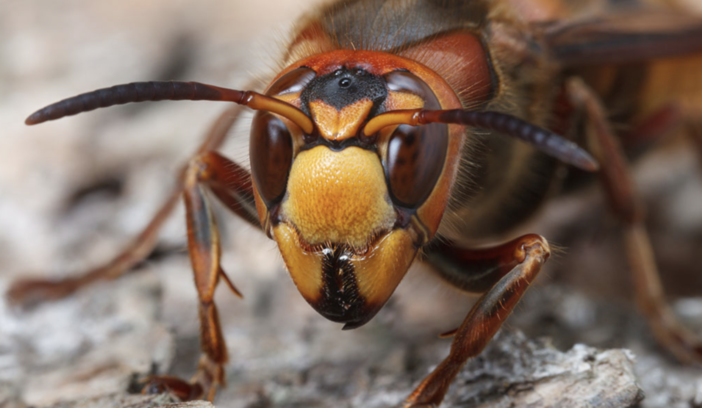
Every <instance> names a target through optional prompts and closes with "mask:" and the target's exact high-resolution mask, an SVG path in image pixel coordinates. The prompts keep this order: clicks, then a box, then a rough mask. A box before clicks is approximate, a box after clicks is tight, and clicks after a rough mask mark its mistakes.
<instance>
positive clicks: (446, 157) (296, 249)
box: [251, 66, 462, 329]
mask: <svg viewBox="0 0 702 408" xmlns="http://www.w3.org/2000/svg"><path fill="white" fill-rule="evenodd" d="M319 71H322V70H319ZM268 94H269V95H271V96H274V97H277V98H279V99H282V100H285V101H286V102H288V103H291V104H293V105H295V106H297V107H299V108H300V109H301V110H302V111H303V112H305V113H306V114H308V115H309V116H310V118H311V119H312V120H313V121H314V123H315V127H316V129H315V131H314V132H313V134H303V133H302V131H301V130H300V129H299V128H298V127H297V126H295V125H293V124H292V123H290V122H289V121H287V120H286V119H284V118H279V117H276V116H274V115H272V114H269V113H258V114H257V115H256V117H255V119H254V125H253V127H252V136H251V137H252V139H251V162H252V174H253V179H254V191H255V195H256V205H257V209H258V213H259V217H260V219H261V224H262V225H263V226H264V228H265V230H266V232H267V233H268V234H269V236H271V237H272V238H273V239H275V241H276V242H277V243H278V247H279V248H280V252H281V254H282V256H283V259H284V261H285V264H286V265H287V267H288V270H289V272H290V275H291V277H292V279H293V281H294V282H295V284H296V286H297V288H298V289H299V291H300V293H301V294H302V295H303V297H304V298H305V299H306V300H307V301H308V302H309V303H310V304H311V305H312V306H313V307H314V308H315V309H316V310H317V311H318V312H319V313H321V314H322V315H323V316H325V317H327V318H328V319H330V320H333V321H336V322H341V323H345V326H344V328H346V329H348V328H355V327H359V326H361V325H363V324H365V323H366V322H367V321H369V320H370V319H371V318H372V317H373V316H374V315H375V313H377V311H378V310H380V308H381V307H382V306H383V305H384V304H385V302H386V301H387V300H388V299H389V297H390V295H392V293H393V292H394V290H395V288H396V287H397V285H398V284H399V283H400V281H401V280H402V278H403V277H404V275H405V274H406V272H407V270H408V269H409V267H410V265H411V264H412V262H413V260H414V258H415V257H416V255H417V252H418V250H419V248H420V247H421V246H422V245H424V244H425V243H426V242H427V241H428V240H429V239H431V238H432V237H433V235H434V233H435V232H436V229H437V228H438V224H439V222H440V219H441V217H442V215H443V211H444V207H445V205H446V202H447V199H448V193H449V188H450V185H451V184H452V182H453V179H454V178H455V170H456V162H457V160H458V159H457V158H454V157H453V156H454V155H450V154H449V151H460V144H461V143H462V131H461V129H460V128H459V127H456V129H451V132H452V133H454V132H455V133H456V134H457V136H458V137H455V139H457V140H450V138H449V134H450V133H449V126H447V125H428V126H423V127H410V126H406V125H401V126H394V127H389V128H385V129H382V130H380V131H379V132H378V134H376V135H372V136H364V135H363V126H364V124H365V123H367V122H368V120H370V119H371V118H372V117H374V116H375V115H377V114H380V113H383V112H386V111H390V110H397V109H417V108H422V107H428V108H430V109H441V102H440V101H439V99H438V98H437V96H436V95H435V94H434V92H433V91H432V90H431V88H429V87H428V85H426V83H425V82H424V81H423V80H422V79H419V78H418V77H417V76H415V75H414V74H411V73H408V72H405V71H403V70H391V71H390V72H388V73H385V74H382V75H379V74H377V73H371V72H368V71H366V70H364V69H361V68H358V67H354V66H344V67H340V68H337V69H334V70H331V71H330V72H327V73H320V72H316V71H314V70H313V69H311V68H309V67H303V68H298V69H296V70H291V71H289V72H288V73H287V74H286V75H283V76H282V77H281V78H279V79H278V80H277V81H276V82H274V83H273V85H271V87H269V91H268ZM452 136H453V135H452ZM455 156H457V155H455ZM437 206H438V209H437V208H436V207H437Z"/></svg>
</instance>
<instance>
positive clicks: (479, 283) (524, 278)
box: [403, 234, 551, 408]
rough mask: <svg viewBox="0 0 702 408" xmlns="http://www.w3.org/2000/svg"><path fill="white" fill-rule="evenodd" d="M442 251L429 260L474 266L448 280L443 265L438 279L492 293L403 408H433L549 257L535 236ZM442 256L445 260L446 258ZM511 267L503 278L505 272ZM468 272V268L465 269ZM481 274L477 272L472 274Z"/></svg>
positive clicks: (542, 241) (543, 243) (471, 314)
mask: <svg viewBox="0 0 702 408" xmlns="http://www.w3.org/2000/svg"><path fill="white" fill-rule="evenodd" d="M452 251H453V253H447V251H446V250H439V251H436V252H430V253H429V255H428V257H429V259H430V260H431V259H432V257H434V259H435V260H438V259H439V258H443V259H451V258H453V259H456V258H458V259H461V258H462V259H465V260H473V261H475V265H480V268H473V269H472V271H471V272H470V273H466V274H464V275H463V276H462V277H461V276H458V275H455V274H454V275H453V276H448V275H447V273H449V274H453V272H448V269H447V268H446V264H444V265H443V266H439V273H440V274H442V275H444V276H445V277H447V279H448V280H449V282H451V283H453V284H454V285H455V286H459V287H461V288H463V289H466V290H471V289H473V290H480V289H481V288H482V287H484V286H485V285H486V284H487V283H492V287H491V288H490V289H489V290H488V291H487V293H485V294H484V295H483V296H482V297H481V298H480V299H479V300H478V302H477V303H476V304H475V306H473V308H472V309H471V311H470V312H469V313H468V316H467V317H466V318H465V320H464V321H463V323H462V324H461V326H460V327H459V328H458V330H456V334H455V337H454V339H453V343H452V344H451V351H450V352H449V355H448V357H446V358H445V359H444V360H443V361H442V362H441V364H439V366H438V367H436V368H435V369H434V371H433V372H432V373H431V374H429V376H427V377H426V378H425V379H424V380H423V381H422V383H421V384H419V386H418V387H417V388H416V389H415V390H414V392H412V394H411V395H410V396H409V398H407V400H406V401H405V403H404V405H403V407H404V408H420V407H422V408H425V407H438V406H439V404H441V401H442V400H443V399H444V396H445V395H446V391H448V388H449V386H450V385H451V383H452V382H453V380H454V378H455V377H456V375H457V374H458V372H459V371H460V370H461V367H463V365H464V364H465V363H466V361H468V359H469V358H471V357H475V356H477V355H478V354H480V352H481V351H483V349H484V348H485V346H486V345H487V343H488V342H489V341H490V339H492V337H493V336H494V335H495V333H496V332H497V330H499V328H500V327H501V326H502V323H504V321H505V320H506V319H507V317H508V316H509V315H510V314H511V313H512V310H513V309H514V307H515V306H516V305H517V303H518V302H519V300H520V299H521V297H522V295H523V294H524V292H526V290H527V289H528V288H529V285H531V283H532V282H533V281H534V279H535V278H536V276H537V275H538V273H539V271H540V270H541V267H542V266H543V264H544V263H545V262H546V260H547V259H548V257H549V255H550V254H551V251H550V249H549V246H548V243H547V242H546V240H545V239H544V238H542V237H540V236H538V235H533V234H532V235H525V236H523V237H521V238H518V239H516V240H514V241H511V242H508V243H506V244H503V245H500V246H497V247H494V248H486V249H482V250H466V251H463V253H462V254H461V251H460V250H456V249H454V250H452ZM447 255H448V256H447ZM510 265H514V266H513V267H512V268H511V269H509V271H508V272H506V270H505V269H506V267H508V266H510ZM468 267H469V268H470V266H468ZM478 269H482V270H478Z"/></svg>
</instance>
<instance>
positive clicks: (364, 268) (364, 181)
mask: <svg viewBox="0 0 702 408" xmlns="http://www.w3.org/2000/svg"><path fill="white" fill-rule="evenodd" d="M622 7H623V6H622ZM643 23H646V24H643ZM701 51H702V21H700V20H699V19H697V18H694V17H690V16H687V15H686V14H683V13H680V12H675V11H673V10H672V9H670V10H669V9H663V11H661V9H658V8H645V7H644V6H640V5H639V7H638V8H636V9H633V10H628V9H621V10H620V9H616V8H615V7H614V6H613V5H610V4H608V3H606V2H602V3H598V2H594V1H593V2H566V1H563V2H556V1H536V0H531V1H526V0H521V1H520V0H503V1H493V2H488V1H479V0H472V1H436V0H412V1H393V0H358V1H340V2H335V3H333V4H331V5H329V6H326V7H323V8H321V9H319V10H318V11H317V12H316V13H315V14H312V15H310V16H309V17H308V18H307V19H304V20H302V21H301V23H300V26H299V28H298V30H297V31H296V32H295V33H294V35H293V37H292V40H291V41H290V43H289V45H288V48H287V51H286V54H285V56H284V57H283V63H282V65H283V66H284V67H285V68H283V69H282V70H281V71H280V72H279V73H278V74H277V75H276V77H275V78H273V80H272V81H271V82H270V84H269V86H268V87H267V88H266V90H265V91H264V92H263V93H256V92H252V91H239V90H232V89H228V88H222V87H216V86H212V85H205V84H201V83H194V82H187V83H186V82H147V83H134V84H128V85H118V86H115V87H112V88H106V89H102V90H98V91H95V92H90V93H87V94H82V95H79V96H77V97H74V98H69V99H67V100H64V101H61V102H58V103H56V104H53V105H50V106H48V107H46V108H44V109H42V110H40V111H37V112H36V113H34V114H32V115H31V116H30V117H29V118H28V119H27V123H28V124H38V123H41V122H44V121H47V120H53V119H58V118H61V117H64V116H68V115H73V114H77V113H81V112H86V111H90V110H93V109H96V108H100V107H108V106H111V105H116V104H123V103H130V102H143V101H158V100H210V101H226V102H233V103H235V104H238V105H243V106H247V107H249V108H252V109H254V110H257V111H258V112H257V113H256V115H255V116H254V119H253V121H252V129H251V141H250V159H251V174H250V175H249V174H248V173H247V172H246V171H245V170H244V169H243V168H242V167H241V166H239V165H237V164H236V163H235V162H233V161H231V160H229V159H227V158H226V157H224V156H222V155H221V154H219V153H218V152H217V149H218V147H219V146H220V144H221V143H222V141H223V140H222V139H223V136H224V133H223V132H221V131H214V132H213V133H212V134H210V135H209V137H208V138H207V139H206V140H205V141H204V142H203V143H202V145H201V148H200V149H199V151H198V152H197V154H196V155H194V156H193V158H192V159H191V161H190V162H189V163H188V165H187V166H186V168H185V170H184V171H183V172H182V174H180V176H179V177H180V178H179V180H180V183H181V186H182V188H181V190H180V191H179V192H178V194H176V195H174V196H173V197H171V198H170V199H169V200H168V202H166V203H165V204H164V206H163V208H162V210H161V211H160V212H159V213H158V215H157V216H156V218H155V219H154V220H153V221H152V223H151V224H149V225H148V226H147V228H146V229H145V231H144V233H143V234H142V235H140V236H139V237H138V238H137V240H136V241H135V242H134V244H133V245H131V246H130V247H128V248H127V249H126V250H125V251H124V252H123V253H122V254H121V255H120V256H118V257H117V258H116V259H115V260H114V261H113V262H111V263H110V264H108V265H107V266H106V267H104V268H99V269H96V270H94V271H91V272H89V273H88V274H86V275H84V276H82V277H78V278H75V279H71V280H66V281H61V282H58V283H55V282H54V283H50V282H42V281H35V280H27V281H20V282H17V283H16V284H15V285H14V286H13V288H12V289H11V291H10V296H11V298H13V299H15V300H16V301H21V300H22V299H26V298H30V297H36V296H40V297H46V298H51V297H54V298H56V297H61V296H65V295H67V294H69V293H71V292H73V291H75V290H76V289H78V288H80V287H82V286H85V285H86V284H88V283H90V282H93V281H95V280H98V279H104V278H108V277H114V276H117V275H120V274H122V273H124V272H126V271H127V270H128V269H129V268H130V267H132V266H133V265H134V264H135V263H137V262H138V261H139V260H141V259H142V258H143V257H144V256H146V255H147V254H148V252H149V251H150V250H151V249H152V248H153V245H154V240H155V233H156V231H157V230H158V228H159V226H160V225H161V223H162V222H163V219H164V218H165V216H166V215H167V213H168V212H170V211H171V210H172V208H173V207H174V206H175V204H176V203H177V202H178V201H179V200H181V199H182V200H183V201H184V202H185V206H186V215H187V227H188V243H189V251H190V257H191V260H192V266H193V271H194V276H195V283H196V287H197V290H198V295H199V300H200V305H199V308H200V309H199V314H200V319H201V324H202V332H201V344H202V358H201V360H200V366H199V368H198V372H197V374H196V375H195V377H194V379H193V381H191V382H186V381H183V380H180V379H176V378H172V377H153V378H152V379H151V381H150V384H149V385H148V388H149V389H152V390H162V389H167V390H170V391H173V392H175V393H176V394H178V395H179V396H181V397H183V398H184V399H188V398H202V397H205V398H208V399H210V400H211V399H213V398H214V395H215V393H216V391H217V388H218V387H219V386H220V385H222V384H223V383H224V371H223V367H224V364H225V363H226V362H227V351H226V345H225V344H224V339H223V336H222V332H221V327H220V323H219V317H218V314H219V311H218V310H217V308H216V305H215V303H214V300H213V293H214V290H215V287H216V286H217V285H218V283H219V282H220V281H223V282H224V283H225V284H226V285H228V286H229V287H230V288H231V289H232V290H233V291H234V292H235V293H238V290H237V288H236V286H235V285H234V284H233V283H232V282H231V281H230V280H229V278H228V277H227V275H226V273H225V272H224V271H223V269H222V268H221V266H220V256H221V252H222V248H221V247H220V238H219V233H218V230H217V225H216V223H215V220H214V217H213V214H212V210H211V207H210V205H211V203H210V202H209V198H208V197H215V198H216V199H218V200H220V201H221V202H222V203H224V204H225V206H227V207H228V208H230V209H231V210H232V211H233V212H234V213H235V214H236V215H238V216H240V217H241V218H242V219H244V220H246V221H248V222H250V223H251V224H252V225H254V226H257V227H260V229H261V230H262V232H263V233H265V234H267V235H268V236H269V237H270V238H272V239H274V240H275V241H276V243H277V244H278V247H279V249H280V252H281V255H282V257H283V259H284V261H285V264H286V266H287V268H288V270H289V272H290V275H291V277H292V279H293V281H294V283H295V285H296V286H297V288H298V290H299V291H300V293H301V295H302V296H303V297H304V298H305V299H306V300H307V301H308V303H309V304H310V305H311V306H312V307H313V308H314V309H316V310H317V311H318V312H319V313H320V314H321V315H323V316H324V317H326V318H328V319H330V320H332V321H335V322H339V323H343V324H344V328H345V329H354V328H358V327H360V326H362V325H363V324H365V323H367V322H368V321H369V320H370V319H372V318H373V317H374V316H375V314H376V313H377V312H378V311H379V310H380V309H381V308H382V307H383V305H384V304H385V303H386V302H387V301H388V299H389V298H390V296H391V295H392V293H393V292H394V290H395V288H396V287H397V285H398V284H399V282H400V281H401V280H402V279H403V277H404V275H405V273H406V272H407V270H408V269H409V267H410V265H411V264H412V263H413V262H415V261H416V259H417V258H418V256H419V254H420V251H421V257H422V260H424V261H426V262H428V263H430V264H431V265H432V266H433V267H434V268H435V269H436V271H437V272H438V273H439V275H440V276H442V277H444V278H445V279H446V280H447V281H448V282H450V283H451V284H453V285H454V286H456V287H458V288H460V289H462V290H465V291H468V292H474V293H481V294H483V295H482V297H481V298H480V300H479V301H478V302H477V303H476V306H475V307H474V308H473V309H472V310H471V312H470V313H469V314H468V316H467V317H466V318H465V320H464V321H463V323H462V324H461V325H460V327H459V328H458V329H457V330H456V331H455V332H454V333H452V334H453V335H454V340H453V346H452V349H451V352H450V354H449V356H448V357H447V358H446V359H445V360H444V361H443V362H442V363H441V364H439V366H438V367H437V368H436V369H435V370H434V371H433V372H432V373H431V374H430V375H429V376H428V377H427V378H426V379H424V380H423V381H422V382H421V383H420V384H419V385H418V387H417V388H416V390H415V391H414V392H413V393H412V394H411V395H410V396H408V398H407V400H406V402H405V406H406V407H419V406H438V405H439V404H440V403H441V401H442V400H443V397H444V395H445V393H446V390H447V389H448V386H449V385H450V383H451V381H452V379H453V378H454V377H455V375H456V374H457V373H458V371H459V370H460V368H461V366H462V365H463V364H464V363H465V361H466V360H467V359H469V358H471V357H473V356H475V355H477V354H479V353H480V351H481V350H482V349H483V348H484V347H485V345H486V344H487V343H488V342H489V340H490V339H491V338H492V336H493V335H494V333H495V332H496V331H497V330H498V329H499V327H500V326H501V324H502V322H504V320H505V319H506V318H507V316H508V315H509V314H510V312H511V311H512V310H513V308H514V307H515V305H516V304H517V302H518V301H519V299H520V298H521V296H522V295H523V294H524V293H525V291H526V290H527V288H528V287H529V284H530V283H531V282H533V280H534V279H535V277H536V276H537V275H538V273H539V271H540V269H541V267H542V265H543V264H544V263H545V262H546V261H547V259H548V258H549V255H550V248H549V245H548V243H547V241H546V239H545V238H543V237H540V236H538V235H533V234H529V235H524V236H521V237H513V236H512V237H511V238H512V239H511V240H508V241H507V242H506V243H503V244H500V245H497V246H493V247H488V248H482V247H479V246H477V245H476V244H475V243H479V242H481V241H482V242H487V241H492V240H494V239H495V238H496V237H505V236H509V234H510V232H511V231H513V230H514V229H515V228H516V227H517V226H519V225H521V224H522V223H523V222H524V221H526V220H527V219H529V217H530V216H531V215H532V214H533V213H534V212H535V211H536V210H537V209H538V208H540V206H541V205H542V204H543V203H544V202H545V200H546V199H547V198H548V197H549V196H550V194H551V193H552V192H553V191H554V189H556V188H558V187H568V186H570V183H572V182H574V181H573V180H572V179H571V178H568V177H566V178H564V177H561V176H559V174H561V172H559V170H560V169H563V168H567V169H568V170H569V171H570V172H571V174H572V175H573V176H572V178H573V179H574V178H577V177H579V176H582V174H581V173H578V170H575V169H580V170H581V171H586V172H592V173H596V174H597V176H598V177H599V179H600V180H601V181H602V184H603V186H604V187H605V190H606V191H607V194H608V197H609V198H610V201H611V204H612V209H613V210H614V212H615V213H616V214H617V215H618V217H619V218H620V219H621V221H622V224H623V227H622V228H623V231H624V235H625V240H626V242H627V247H628V253H629V257H630V259H631V263H632V265H631V269H632V273H633V276H634V282H635V283H636V285H635V289H636V293H637V296H638V300H639V302H640V303H641V305H642V308H643V311H644V313H645V314H646V315H647V317H648V318H649V320H650V321H651V326H652V328H653V331H654V333H655V334H656V335H657V337H658V338H659V340H660V341H661V343H662V344H663V345H665V346H666V347H667V348H669V349H670V350H671V351H672V352H673V353H674V354H675V355H676V356H678V357H679V358H680V359H681V360H686V361H695V360H699V359H700V348H699V346H698V342H697V339H696V338H694V336H692V335H691V334H690V333H689V332H688V331H687V330H686V329H685V328H683V327H681V326H680V325H679V324H678V323H677V320H676V319H675V317H674V315H673V314H672V313H671V311H670V309H669V308H668V306H667V304H666V303H665V301H664V300H663V296H662V291H661V285H660V283H659V282H658V278H657V272H656V270H655V261H654V260H653V259H652V258H651V250H650V244H649V243H648V237H647V235H646V232H645V229H644V228H643V225H642V220H643V215H642V211H641V208H640V204H639V202H638V200H637V198H636V193H635V191H634V190H633V186H632V183H631V181H630V177H629V175H628V170H627V164H626V158H625V154H624V152H623V151H622V149H621V148H620V147H619V141H618V140H619V139H618V137H617V136H616V135H615V133H614V131H613V129H614V126H613V125H614V124H619V123H624V124H627V125H630V128H631V129H632V130H631V131H630V133H631V134H632V135H634V136H637V135H641V134H647V135H651V137H658V136H660V135H663V134H664V133H666V131H668V130H670V129H671V128H672V127H673V126H677V125H680V124H686V125H687V124H689V123H690V122H692V121H694V120H695V118H697V120H699V106H700V103H699V102H700V98H702V93H695V89H694V87H686V86H685V85H686V84H683V85H682V86H680V87H678V88H676V89H672V90H671V89H665V88H662V87H661V86H657V82H656V80H657V79H659V78H664V77H665V78H673V79H675V78H676V77H679V78H682V77H683V76H682V75H681V73H682V72H690V71H694V70H697V69H699V67H700V66H701V65H702V58H701V57H700V56H699V53H700V52H701ZM655 61H661V62H660V65H658V64H657V63H656V62H655ZM666 64H668V65H666ZM656 70H658V71H656ZM686 70H687V71H686ZM652 72H656V75H653V74H652ZM622 89H624V90H626V92H624V91H622ZM614 106H616V107H617V109H618V113H619V117H617V118H614V119H610V118H609V117H608V115H607V112H608V110H610V109H612V107H614ZM238 110H239V108H233V109H232V110H230V112H229V114H228V116H224V117H223V118H222V124H221V126H219V127H218V128H220V129H221V128H229V127H230V126H231V125H232V124H233V122H234V119H232V117H233V116H236V115H232V112H238ZM615 120H616V122H615ZM693 125H698V124H696V123H693ZM694 129H695V127H694V126H692V127H691V131H690V134H691V136H698V137H699V134H696V133H694ZM589 152H591V153H589ZM205 191H208V192H209V193H211V194H209V195H206V193H205ZM438 238H441V239H438ZM467 243H472V244H471V245H468V244H467Z"/></svg>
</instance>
